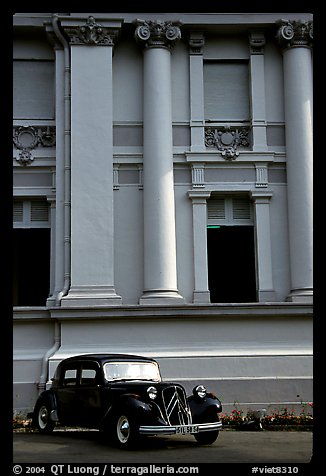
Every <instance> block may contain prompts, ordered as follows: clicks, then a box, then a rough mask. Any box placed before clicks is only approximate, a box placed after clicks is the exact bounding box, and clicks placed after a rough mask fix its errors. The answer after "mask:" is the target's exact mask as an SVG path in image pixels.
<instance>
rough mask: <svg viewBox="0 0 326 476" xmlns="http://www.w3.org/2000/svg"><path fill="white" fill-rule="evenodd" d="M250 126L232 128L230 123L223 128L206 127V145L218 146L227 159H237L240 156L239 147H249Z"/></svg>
mask: <svg viewBox="0 0 326 476" xmlns="http://www.w3.org/2000/svg"><path fill="white" fill-rule="evenodd" d="M249 132H250V129H249V127H241V128H240V127H238V128H234V129H231V127H230V126H229V125H225V126H224V127H221V128H215V129H213V128H211V127H207V128H205V146H206V147H214V148H217V149H218V150H219V151H220V152H221V155H222V157H224V158H225V160H235V159H236V158H237V157H238V156H239V151H238V150H237V149H238V147H249V146H250V140H249Z"/></svg>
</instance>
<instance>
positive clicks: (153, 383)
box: [33, 354, 222, 448]
mask: <svg viewBox="0 0 326 476" xmlns="http://www.w3.org/2000/svg"><path fill="white" fill-rule="evenodd" d="M221 411H222V405H221V402H220V401H219V400H218V398H217V397H216V396H215V395H213V394H211V393H207V391H206V389H205V387H204V386H203V385H197V386H196V387H195V388H194V389H193V394H192V395H191V396H189V397H186V393H185V390H184V388H183V386H182V385H180V384H178V383H171V382H162V379H161V375H160V370H159V365H158V363H157V362H156V361H155V360H154V359H151V358H146V357H140V356H136V355H125V354H85V355H78V356H74V357H70V358H67V359H64V360H62V361H61V362H60V363H59V365H58V367H57V369H56V372H55V375H54V378H53V379H52V385H51V388H50V389H49V390H45V391H44V392H43V393H42V394H41V395H40V396H39V398H38V400H37V402H36V404H35V407H34V411H33V424H34V426H35V427H37V428H38V430H39V432H41V433H50V432H52V430H53V429H54V427H55V425H56V424H57V423H59V424H61V425H63V426H78V427H86V428H98V429H100V430H103V431H105V432H108V433H109V435H110V438H112V439H113V441H114V442H115V443H116V444H117V445H118V446H120V447H122V448H128V447H130V446H132V445H133V444H135V443H136V442H137V441H139V440H140V437H142V436H147V435H171V434H181V435H186V434H192V435H193V436H194V437H195V439H196V440H197V442H198V443H199V444H212V443H214V441H215V440H216V438H217V437H218V434H219V430H220V429H221V427H222V423H221V422H220V421H219V416H218V414H219V413H220V412H221Z"/></svg>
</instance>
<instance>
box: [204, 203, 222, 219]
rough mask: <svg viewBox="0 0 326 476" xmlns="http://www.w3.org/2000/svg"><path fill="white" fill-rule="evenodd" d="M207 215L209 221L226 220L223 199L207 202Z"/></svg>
mask: <svg viewBox="0 0 326 476" xmlns="http://www.w3.org/2000/svg"><path fill="white" fill-rule="evenodd" d="M207 213H208V219H209V220H224V219H225V204H224V199H223V198H216V199H212V200H208V201H207Z"/></svg>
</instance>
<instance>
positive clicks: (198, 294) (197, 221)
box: [188, 190, 211, 304]
mask: <svg viewBox="0 0 326 476" xmlns="http://www.w3.org/2000/svg"><path fill="white" fill-rule="evenodd" d="M210 195H211V192H207V191H205V190H191V191H189V192H188V197H189V198H190V199H191V200H192V222H193V244H194V278H195V283H194V284H195V287H194V294H193V301H194V303H195V304H199V303H202V304H204V303H210V292H209V289H208V261H207V199H208V198H209V197H210Z"/></svg>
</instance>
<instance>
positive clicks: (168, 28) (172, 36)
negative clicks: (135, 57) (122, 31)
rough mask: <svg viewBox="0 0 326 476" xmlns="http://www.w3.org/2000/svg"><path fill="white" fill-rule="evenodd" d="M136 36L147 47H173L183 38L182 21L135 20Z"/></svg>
mask: <svg viewBox="0 0 326 476" xmlns="http://www.w3.org/2000/svg"><path fill="white" fill-rule="evenodd" d="M134 23H135V24H136V25H138V26H137V28H136V30H135V38H136V40H137V41H138V42H139V43H142V44H144V45H145V47H161V48H162V47H168V48H172V47H173V46H174V45H175V43H176V42H177V41H178V40H179V39H180V38H181V30H180V25H181V24H182V23H181V22H179V21H177V22H171V21H161V20H156V21H151V20H146V21H145V20H135V22H134Z"/></svg>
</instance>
